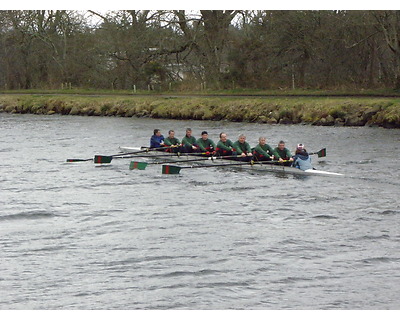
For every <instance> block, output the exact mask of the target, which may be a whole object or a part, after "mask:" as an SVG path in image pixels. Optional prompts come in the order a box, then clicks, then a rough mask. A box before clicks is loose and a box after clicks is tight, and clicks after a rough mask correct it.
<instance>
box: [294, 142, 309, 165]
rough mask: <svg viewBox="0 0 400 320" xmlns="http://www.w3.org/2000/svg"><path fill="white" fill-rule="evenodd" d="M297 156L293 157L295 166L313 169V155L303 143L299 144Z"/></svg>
mask: <svg viewBox="0 0 400 320" xmlns="http://www.w3.org/2000/svg"><path fill="white" fill-rule="evenodd" d="M295 153H296V154H295V156H294V157H293V159H294V162H293V164H292V166H293V167H296V168H298V169H300V170H303V171H304V170H307V169H313V167H312V165H311V157H310V155H309V154H308V152H307V150H306V149H305V148H304V145H303V144H301V143H300V144H298V145H297V148H296V152H295Z"/></svg>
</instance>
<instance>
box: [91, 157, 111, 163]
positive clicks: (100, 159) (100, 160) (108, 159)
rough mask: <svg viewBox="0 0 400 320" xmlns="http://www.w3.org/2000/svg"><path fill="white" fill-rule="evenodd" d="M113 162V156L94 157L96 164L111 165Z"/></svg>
mask: <svg viewBox="0 0 400 320" xmlns="http://www.w3.org/2000/svg"><path fill="white" fill-rule="evenodd" d="M111 160H112V157H111V156H98V155H96V156H94V163H110V162H111Z"/></svg>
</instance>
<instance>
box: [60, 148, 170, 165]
mask: <svg viewBox="0 0 400 320" xmlns="http://www.w3.org/2000/svg"><path fill="white" fill-rule="evenodd" d="M167 148H170V147H160V148H147V149H143V150H140V151H133V152H125V153H117V154H113V155H111V156H103V155H95V156H94V158H90V159H67V162H83V161H91V160H93V161H94V163H110V162H111V160H112V159H113V158H114V157H115V158H117V157H118V156H124V155H133V154H138V153H145V152H150V151H157V150H160V149H167ZM121 158H122V157H121Z"/></svg>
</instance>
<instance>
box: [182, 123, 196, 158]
mask: <svg viewBox="0 0 400 320" xmlns="http://www.w3.org/2000/svg"><path fill="white" fill-rule="evenodd" d="M197 149H198V146H197V143H196V138H195V137H193V136H192V129H190V128H187V129H186V135H185V136H184V137H183V139H182V152H185V153H191V152H196V151H197Z"/></svg>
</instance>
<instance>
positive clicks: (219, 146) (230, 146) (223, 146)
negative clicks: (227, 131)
mask: <svg viewBox="0 0 400 320" xmlns="http://www.w3.org/2000/svg"><path fill="white" fill-rule="evenodd" d="M217 149H222V150H225V151H232V149H233V143H232V141H231V140H229V139H227V140H226V142H222V141H221V140H219V141H218V143H217Z"/></svg>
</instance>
